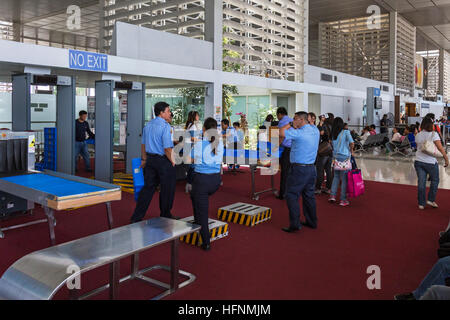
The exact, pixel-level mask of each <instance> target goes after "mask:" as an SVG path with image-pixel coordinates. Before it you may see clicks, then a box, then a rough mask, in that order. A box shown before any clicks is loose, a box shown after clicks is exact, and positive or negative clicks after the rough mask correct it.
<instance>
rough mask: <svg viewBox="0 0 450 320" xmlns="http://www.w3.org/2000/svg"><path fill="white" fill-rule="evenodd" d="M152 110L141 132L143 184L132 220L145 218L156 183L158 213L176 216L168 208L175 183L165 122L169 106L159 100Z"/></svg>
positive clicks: (170, 147)
mask: <svg viewBox="0 0 450 320" xmlns="http://www.w3.org/2000/svg"><path fill="white" fill-rule="evenodd" d="M154 111H155V119H153V120H151V121H150V122H149V123H147V125H146V126H145V127H144V130H143V134H142V145H141V152H142V163H141V167H142V168H144V187H143V188H142V189H141V191H140V192H139V197H138V200H137V204H136V209H135V210H134V213H133V215H132V217H131V223H134V222H138V221H141V220H142V219H143V218H144V216H145V213H146V212H147V209H148V206H149V205H150V202H151V201H152V198H153V194H154V193H155V191H156V187H157V186H158V185H161V191H160V194H159V208H160V211H161V213H160V214H161V217H166V218H175V217H174V216H172V214H171V212H170V210H171V209H172V205H173V200H174V197H175V186H176V171H175V160H174V155H173V141H172V135H171V130H170V125H169V123H168V122H169V121H170V116H171V112H170V106H169V105H168V104H167V103H165V102H158V103H156V104H155V106H154Z"/></svg>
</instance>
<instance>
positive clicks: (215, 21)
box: [205, 0, 223, 70]
mask: <svg viewBox="0 0 450 320" xmlns="http://www.w3.org/2000/svg"><path fill="white" fill-rule="evenodd" d="M222 37H223V8H222V0H208V1H205V40H206V41H210V42H212V43H213V55H214V56H213V57H214V64H213V65H214V67H213V68H214V70H222Z"/></svg>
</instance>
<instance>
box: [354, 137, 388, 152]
mask: <svg viewBox="0 0 450 320" xmlns="http://www.w3.org/2000/svg"><path fill="white" fill-rule="evenodd" d="M388 140H389V138H388V134H387V132H386V133H379V134H374V135H370V136H369V137H367V139H366V141H364V143H361V141H355V151H359V152H368V151H369V150H370V149H372V148H374V147H379V146H383V145H384V144H385V143H386V142H387V141H388Z"/></svg>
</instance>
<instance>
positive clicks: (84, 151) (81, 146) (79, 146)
mask: <svg viewBox="0 0 450 320" xmlns="http://www.w3.org/2000/svg"><path fill="white" fill-rule="evenodd" d="M79 154H81V156H82V157H83V160H84V164H85V166H86V169H87V170H90V169H91V160H90V159H89V151H88V145H87V143H86V141H75V170H77V163H78V161H77V160H78V155H79Z"/></svg>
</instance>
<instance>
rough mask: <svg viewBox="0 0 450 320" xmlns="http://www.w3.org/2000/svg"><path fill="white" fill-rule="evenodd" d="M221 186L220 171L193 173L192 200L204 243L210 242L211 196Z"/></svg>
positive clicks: (195, 217) (195, 219)
mask: <svg viewBox="0 0 450 320" xmlns="http://www.w3.org/2000/svg"><path fill="white" fill-rule="evenodd" d="M219 187H220V173H216V174H202V173H197V172H194V173H193V179H192V191H191V200H192V208H193V209H194V221H195V223H196V224H199V225H200V226H201V229H200V235H201V236H202V241H203V243H204V244H210V236H209V227H208V210H209V200H208V198H209V196H210V195H212V194H214V193H215V192H216V191H217V190H218V189H219Z"/></svg>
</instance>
